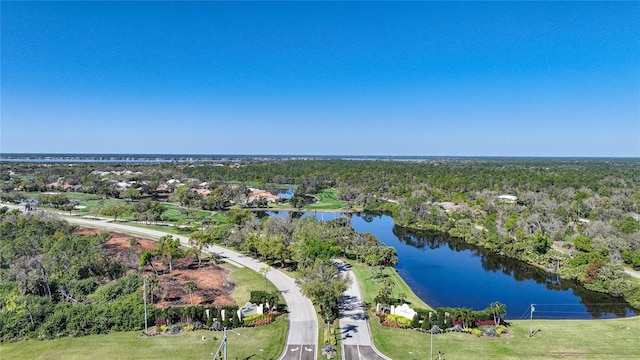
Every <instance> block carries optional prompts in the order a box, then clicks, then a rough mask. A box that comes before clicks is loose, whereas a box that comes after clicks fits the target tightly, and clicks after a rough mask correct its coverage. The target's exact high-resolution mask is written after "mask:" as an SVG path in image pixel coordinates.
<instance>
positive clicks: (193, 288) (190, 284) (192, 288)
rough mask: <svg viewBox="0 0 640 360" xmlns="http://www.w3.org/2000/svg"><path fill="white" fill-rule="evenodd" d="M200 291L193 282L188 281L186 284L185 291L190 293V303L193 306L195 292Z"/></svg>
mask: <svg viewBox="0 0 640 360" xmlns="http://www.w3.org/2000/svg"><path fill="white" fill-rule="evenodd" d="M196 289H198V286H197V285H196V283H195V282H193V281H187V282H186V283H185V284H184V291H185V292H188V293H189V303H190V304H191V305H193V292H194V291H196Z"/></svg>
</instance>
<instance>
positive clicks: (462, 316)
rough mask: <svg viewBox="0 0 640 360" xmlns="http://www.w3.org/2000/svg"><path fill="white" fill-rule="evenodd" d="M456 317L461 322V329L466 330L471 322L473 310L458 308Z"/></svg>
mask: <svg viewBox="0 0 640 360" xmlns="http://www.w3.org/2000/svg"><path fill="white" fill-rule="evenodd" d="M458 317H459V319H458V320H460V321H461V322H462V327H463V328H464V329H466V328H468V327H469V325H470V324H471V322H472V321H473V310H471V309H469V308H460V309H459V310H458Z"/></svg>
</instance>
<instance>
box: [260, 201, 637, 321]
mask: <svg viewBox="0 0 640 360" xmlns="http://www.w3.org/2000/svg"><path fill="white" fill-rule="evenodd" d="M266 214H268V215H270V216H289V213H288V212H286V211H280V212H266ZM297 214H298V215H297V216H301V217H308V216H315V217H316V218H318V219H324V220H331V219H335V218H337V217H345V216H348V217H350V218H351V225H352V226H353V228H354V229H355V230H356V231H358V232H368V233H372V234H373V235H375V236H376V237H377V238H378V239H380V241H382V242H383V243H385V244H386V245H389V246H393V247H395V248H396V250H397V251H398V259H399V264H398V265H397V266H396V270H397V271H398V273H399V274H400V276H401V277H402V278H403V279H404V280H405V281H406V282H407V284H408V285H409V286H410V287H411V289H412V290H413V291H414V292H415V293H416V295H418V296H419V297H420V298H421V299H422V300H423V301H424V302H426V303H427V304H429V305H431V306H433V307H441V306H451V307H470V308H474V309H477V310H481V309H484V308H486V307H487V306H489V304H490V303H492V302H494V301H499V302H501V303H503V304H506V305H507V318H508V319H524V318H526V319H528V318H529V309H530V306H531V304H535V309H536V311H535V312H534V318H538V319H541V318H545V319H589V318H614V317H626V316H634V315H638V314H640V311H637V310H634V309H632V308H631V307H630V306H629V304H627V303H626V302H624V300H623V299H621V298H616V297H613V296H610V295H607V294H602V293H598V292H595V291H591V290H587V289H586V288H584V287H583V286H582V285H580V284H577V283H575V282H572V281H568V280H562V279H559V278H558V277H557V276H556V275H555V274H551V273H547V272H545V271H542V270H540V269H538V268H535V267H533V266H530V265H528V264H526V263H523V262H521V261H517V260H513V259H508V258H505V257H501V256H497V255H496V254H493V253H491V252H488V251H486V250H484V249H480V248H475V247H472V246H469V245H468V244H466V243H465V242H463V241H462V240H459V239H453V238H449V237H446V236H440V235H434V234H428V233H421V232H417V231H411V230H407V229H404V228H401V227H397V226H395V225H394V223H393V219H392V218H391V217H390V216H388V215H379V214H367V213H362V214H358V215H355V214H354V215H347V214H339V213H320V212H318V213H315V212H306V213H302V214H301V213H297Z"/></svg>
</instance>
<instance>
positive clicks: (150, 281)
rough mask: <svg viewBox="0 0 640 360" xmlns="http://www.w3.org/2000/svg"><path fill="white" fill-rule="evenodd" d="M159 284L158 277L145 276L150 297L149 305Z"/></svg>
mask: <svg viewBox="0 0 640 360" xmlns="http://www.w3.org/2000/svg"><path fill="white" fill-rule="evenodd" d="M159 284H160V279H159V278H158V275H149V276H147V291H148V292H149V295H151V303H152V304H153V300H154V299H153V294H154V292H155V291H156V289H157V288H158V286H159Z"/></svg>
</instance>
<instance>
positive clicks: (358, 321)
mask: <svg viewBox="0 0 640 360" xmlns="http://www.w3.org/2000/svg"><path fill="white" fill-rule="evenodd" d="M338 267H339V269H340V272H342V273H345V274H347V275H348V276H349V277H350V278H351V284H350V285H349V288H348V289H347V291H345V293H344V296H343V297H342V300H341V303H340V318H339V322H340V336H341V338H342V354H343V355H342V358H343V359H344V360H389V358H388V357H386V356H384V355H382V354H381V353H380V352H379V351H378V350H377V349H376V348H375V347H374V346H373V342H372V340H371V332H370V331H369V324H368V322H367V317H366V309H365V308H364V304H363V302H362V295H361V294H360V286H359V285H358V280H357V279H356V276H355V274H354V273H353V271H352V270H351V269H350V267H349V265H347V264H345V263H342V262H338Z"/></svg>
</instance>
